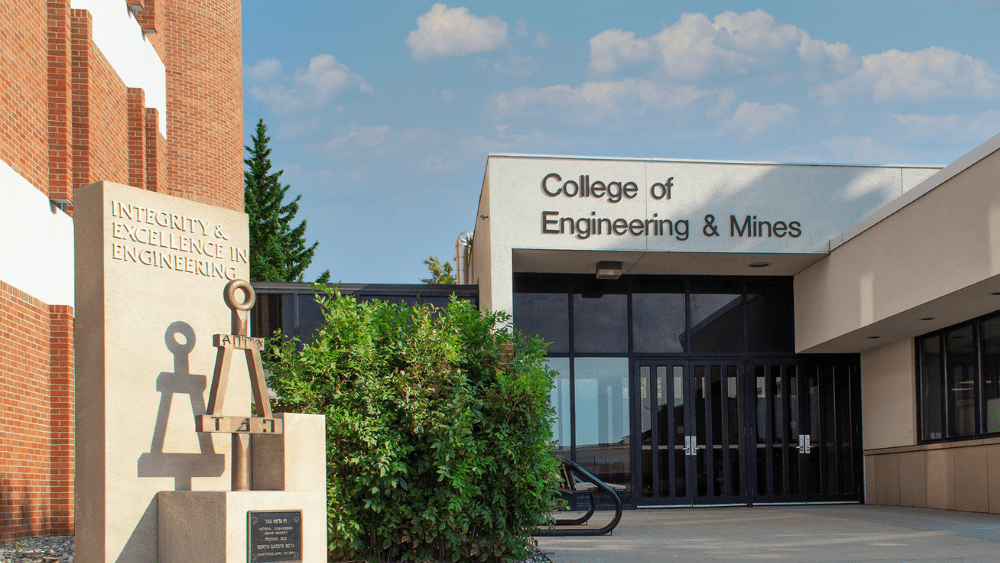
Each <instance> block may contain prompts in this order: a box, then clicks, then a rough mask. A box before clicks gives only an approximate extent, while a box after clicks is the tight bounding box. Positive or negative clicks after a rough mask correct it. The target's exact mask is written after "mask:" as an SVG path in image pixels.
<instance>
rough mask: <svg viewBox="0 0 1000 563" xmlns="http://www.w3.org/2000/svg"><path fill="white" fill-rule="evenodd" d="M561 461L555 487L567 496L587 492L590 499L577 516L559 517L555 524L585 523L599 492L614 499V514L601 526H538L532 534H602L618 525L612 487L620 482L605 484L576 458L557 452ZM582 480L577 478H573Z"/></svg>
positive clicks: (619, 512) (618, 508)
mask: <svg viewBox="0 0 1000 563" xmlns="http://www.w3.org/2000/svg"><path fill="white" fill-rule="evenodd" d="M556 457H557V458H559V461H560V462H561V463H562V475H563V486H562V487H559V492H561V493H564V494H568V495H570V496H577V495H587V497H588V498H589V499H590V506H589V508H588V509H587V512H586V513H585V514H584V515H583V516H581V517H579V518H571V519H559V518H557V519H556V521H555V525H556V526H581V525H584V524H586V523H587V522H588V521H589V520H590V517H591V516H593V515H594V511H595V510H596V509H597V493H598V492H603V493H606V494H608V495H609V496H611V499H612V500H613V501H614V503H615V516H614V518H612V519H611V522H609V523H608V524H607V525H605V526H604V527H602V528H568V529H567V528H540V529H538V530H535V535H536V536H603V535H604V534H610V533H611V532H612V530H614V529H615V527H616V526H618V522H620V521H621V519H622V501H621V499H619V498H618V494H617V493H616V492H615V488H618V489H619V490H624V489H625V487H624V486H622V485H608V484H607V483H605V482H604V481H601V480H600V479H598V478H597V477H595V476H594V474H592V473H591V472H589V471H587V470H586V469H584V468H582V467H580V466H579V465H578V464H577V463H576V462H574V461H572V460H569V459H566V458H564V457H561V456H556ZM578 477H579V479H580V480H582V481H583V482H582V483H581V482H578V481H577V478H578Z"/></svg>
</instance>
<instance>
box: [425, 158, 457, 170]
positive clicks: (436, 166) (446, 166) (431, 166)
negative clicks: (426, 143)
mask: <svg viewBox="0 0 1000 563" xmlns="http://www.w3.org/2000/svg"><path fill="white" fill-rule="evenodd" d="M420 167H421V168H423V169H424V170H430V171H431V172H446V171H448V170H454V169H456V168H458V163H457V162H456V161H455V160H453V159H450V158H447V155H445V156H441V155H436V154H431V155H427V157H426V158H424V159H423V160H422V161H420Z"/></svg>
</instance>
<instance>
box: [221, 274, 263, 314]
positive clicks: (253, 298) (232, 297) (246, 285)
mask: <svg viewBox="0 0 1000 563" xmlns="http://www.w3.org/2000/svg"><path fill="white" fill-rule="evenodd" d="M240 289H242V290H243V295H244V300H243V302H242V303H240V302H239V301H237V300H236V291H237V290H240ZM222 294H223V296H225V299H226V305H228V306H229V308H230V309H232V310H234V311H236V310H239V311H249V310H250V309H253V306H254V303H256V302H257V294H256V293H254V290H253V286H251V285H250V282H248V281H246V280H233V281H231V282H229V283H227V284H226V289H225V290H223V292H222Z"/></svg>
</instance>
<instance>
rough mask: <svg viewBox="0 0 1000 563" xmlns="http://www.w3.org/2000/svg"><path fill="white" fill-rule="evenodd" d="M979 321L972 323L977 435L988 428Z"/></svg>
mask: <svg viewBox="0 0 1000 563" xmlns="http://www.w3.org/2000/svg"><path fill="white" fill-rule="evenodd" d="M979 323H980V321H975V322H973V323H972V341H973V342H975V343H976V363H975V364H974V366H973V367H974V369H975V370H976V373H974V374H973V377H972V380H973V381H974V382H975V388H976V390H975V395H976V399H975V401H973V407H974V409H975V415H974V416H975V417H976V435H977V436H979V435H982V434H984V433H985V430H986V428H985V426H984V424H983V415H982V412H983V409H982V402H983V377H982V373H983V369H982V365H983V360H982V348H983V347H982V343H981V342H980V341H979V339H980V331H979Z"/></svg>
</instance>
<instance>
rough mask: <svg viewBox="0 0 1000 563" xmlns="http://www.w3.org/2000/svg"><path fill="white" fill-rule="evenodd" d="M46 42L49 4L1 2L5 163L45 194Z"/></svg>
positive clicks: (0, 115) (0, 114)
mask: <svg viewBox="0 0 1000 563" xmlns="http://www.w3.org/2000/svg"><path fill="white" fill-rule="evenodd" d="M47 37H48V24H47V22H46V5H45V3H44V2H38V1H37V0H3V1H2V2H0V108H2V110H3V111H0V159H2V160H3V161H4V162H6V163H7V164H8V165H10V167H11V168H13V169H14V170H15V171H16V172H17V173H18V174H20V175H21V176H23V177H24V178H25V179H27V180H28V181H29V182H31V184H32V185H34V186H35V187H36V188H38V189H39V190H41V192H42V193H44V194H48V183H49V169H48V158H47V157H48V95H47V93H48V74H47V68H48V63H47V59H48V51H47V50H48V41H47ZM241 138H242V137H241Z"/></svg>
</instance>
